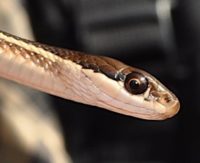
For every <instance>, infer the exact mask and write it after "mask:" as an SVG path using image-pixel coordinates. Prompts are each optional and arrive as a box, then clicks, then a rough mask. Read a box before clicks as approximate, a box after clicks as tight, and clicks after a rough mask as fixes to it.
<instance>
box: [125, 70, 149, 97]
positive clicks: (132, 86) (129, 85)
mask: <svg viewBox="0 0 200 163" xmlns="http://www.w3.org/2000/svg"><path fill="white" fill-rule="evenodd" d="M124 86H125V88H126V90H127V91H128V92H130V93H131V94H142V93H144V92H145V91H146V90H147V88H148V80H147V78H146V77H145V76H144V75H142V74H141V73H139V72H132V73H130V74H128V75H127V76H126V79H125V81H124Z"/></svg>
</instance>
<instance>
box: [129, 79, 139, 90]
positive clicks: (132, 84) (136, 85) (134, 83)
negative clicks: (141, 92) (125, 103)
mask: <svg viewBox="0 0 200 163" xmlns="http://www.w3.org/2000/svg"><path fill="white" fill-rule="evenodd" d="M129 85H130V88H131V89H138V88H139V86H140V84H139V82H138V81H137V80H131V81H130V83H129Z"/></svg>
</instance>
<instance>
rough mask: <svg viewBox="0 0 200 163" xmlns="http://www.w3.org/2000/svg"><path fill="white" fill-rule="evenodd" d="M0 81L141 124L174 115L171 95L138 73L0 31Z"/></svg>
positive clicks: (177, 106)
mask: <svg viewBox="0 0 200 163" xmlns="http://www.w3.org/2000/svg"><path fill="white" fill-rule="evenodd" d="M0 77H2V78H5V79H8V80H12V81H14V82H17V83H19V84H22V85H25V86H29V87H31V88H33V89H36V90H39V91H42V92H45V93H48V94H51V95H55V96H58V97H61V98H64V99H67V100H72V101H75V102H79V103H83V104H86V105H92V106H96V107H97V108H104V109H107V110H109V111H112V112H116V113H120V114H123V115H127V116H131V117H135V118H140V119H144V120H164V119H167V118H170V117H173V116H174V115H175V114H176V113H177V112H178V111H179V109H180V102H179V100H178V98H177V97H176V96H175V94H174V93H172V92H171V91H170V90H169V89H168V88H166V87H165V86H164V85H163V84H162V83H161V82H160V81H158V80H157V79H156V78H155V77H154V76H152V75H151V74H149V73H148V72H146V71H144V70H141V69H139V68H135V67H132V66H129V65H126V64H124V63H123V62H121V61H118V60H116V59H113V58H110V57H106V56H99V55H91V54H87V53H84V52H80V51H75V50H69V49H64V48H58V47H54V46H51V45H46V44H43V43H39V42H36V41H31V40H28V39H24V38H21V37H18V36H15V35H13V34H10V33H7V32H4V31H0Z"/></svg>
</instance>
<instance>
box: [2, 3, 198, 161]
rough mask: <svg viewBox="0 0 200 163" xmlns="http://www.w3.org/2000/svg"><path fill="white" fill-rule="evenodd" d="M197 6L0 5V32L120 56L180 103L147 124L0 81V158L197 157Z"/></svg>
mask: <svg viewBox="0 0 200 163" xmlns="http://www.w3.org/2000/svg"><path fill="white" fill-rule="evenodd" d="M199 8H200V1H197V0H179V1H178V0H126V1H124V0H42V1H41V0H34V1H31V0H7V1H2V2H0V29H2V30H4V31H7V32H10V33H13V34H16V35H19V36H22V37H25V38H29V39H35V40H37V41H39V42H43V43H46V44H50V45H54V46H59V47H64V48H68V49H74V50H79V51H84V52H87V53H94V54H97V55H106V56H110V57H113V58H117V59H119V60H121V61H123V62H125V63H127V64H129V65H132V66H135V67H139V68H141V69H144V70H146V71H148V72H150V73H151V74H153V75H154V76H156V77H157V78H158V79H159V80H160V81H162V83H164V84H165V85H166V86H167V87H168V88H170V89H171V90H173V92H174V93H175V94H176V95H177V96H178V97H179V99H180V101H181V110H180V113H179V114H178V115H177V116H175V117H173V118H171V119H169V120H165V121H156V122H155V121H144V120H140V119H136V118H132V117H126V116H123V115H119V114H116V113H112V112H108V111H106V110H103V109H99V108H95V107H90V106H86V105H82V104H78V103H74V102H71V101H66V100H64V99H61V98H57V97H53V96H49V95H46V94H43V93H40V92H38V91H33V90H31V89H28V88H25V87H21V88H19V86H18V85H16V84H13V83H12V82H8V81H3V79H1V82H2V84H0V85H1V87H2V88H1V95H0V99H1V100H0V106H1V107H0V158H1V160H3V162H2V163H18V162H19V163H67V162H71V161H72V162H74V163H135V162H136V163H137V162H139V163H140V162H141V163H146V162H147V163H149V162H150V163H168V162H169V163H171V162H198V161H200V133H199V130H198V129H199V124H200V108H199V107H200V103H199V102H198V100H199V91H200V87H199V82H200V75H199V71H200V66H199V65H200V64H199V63H200V55H199V52H200V10H199ZM5 93H6V96H5ZM19 103H20V104H19ZM8 104H9V105H8ZM38 126H40V127H38ZM47 140H48V141H47ZM55 140H56V141H55Z"/></svg>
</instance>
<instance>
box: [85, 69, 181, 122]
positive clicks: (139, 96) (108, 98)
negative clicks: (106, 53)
mask: <svg viewBox="0 0 200 163" xmlns="http://www.w3.org/2000/svg"><path fill="white" fill-rule="evenodd" d="M84 73H85V74H87V75H86V76H87V77H88V79H89V80H90V81H91V82H92V83H93V85H95V87H93V88H92V90H89V91H95V92H99V93H97V94H94V95H93V98H95V101H97V102H95V104H92V105H96V106H99V107H102V108H105V109H108V110H110V111H114V112H118V113H121V114H125V115H128V116H133V117H137V118H141V119H147V120H163V119H167V118H170V117H172V116H174V115H175V114H176V113H177V112H178V111H179V108H180V103H179V100H178V99H177V97H176V96H175V95H174V94H173V93H172V92H171V91H170V90H169V89H167V88H166V87H165V86H164V85H163V84H161V83H160V82H159V81H158V80H157V79H156V78H155V77H153V76H152V75H150V74H149V73H147V72H145V71H143V70H140V69H136V68H133V67H126V68H124V69H121V70H120V71H118V72H117V75H115V79H111V78H109V77H107V76H106V75H103V74H101V73H96V74H94V73H93V72H92V71H88V70H85V71H84ZM95 89H96V90H95ZM91 101H92V100H91ZM91 101H90V102H91Z"/></svg>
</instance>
